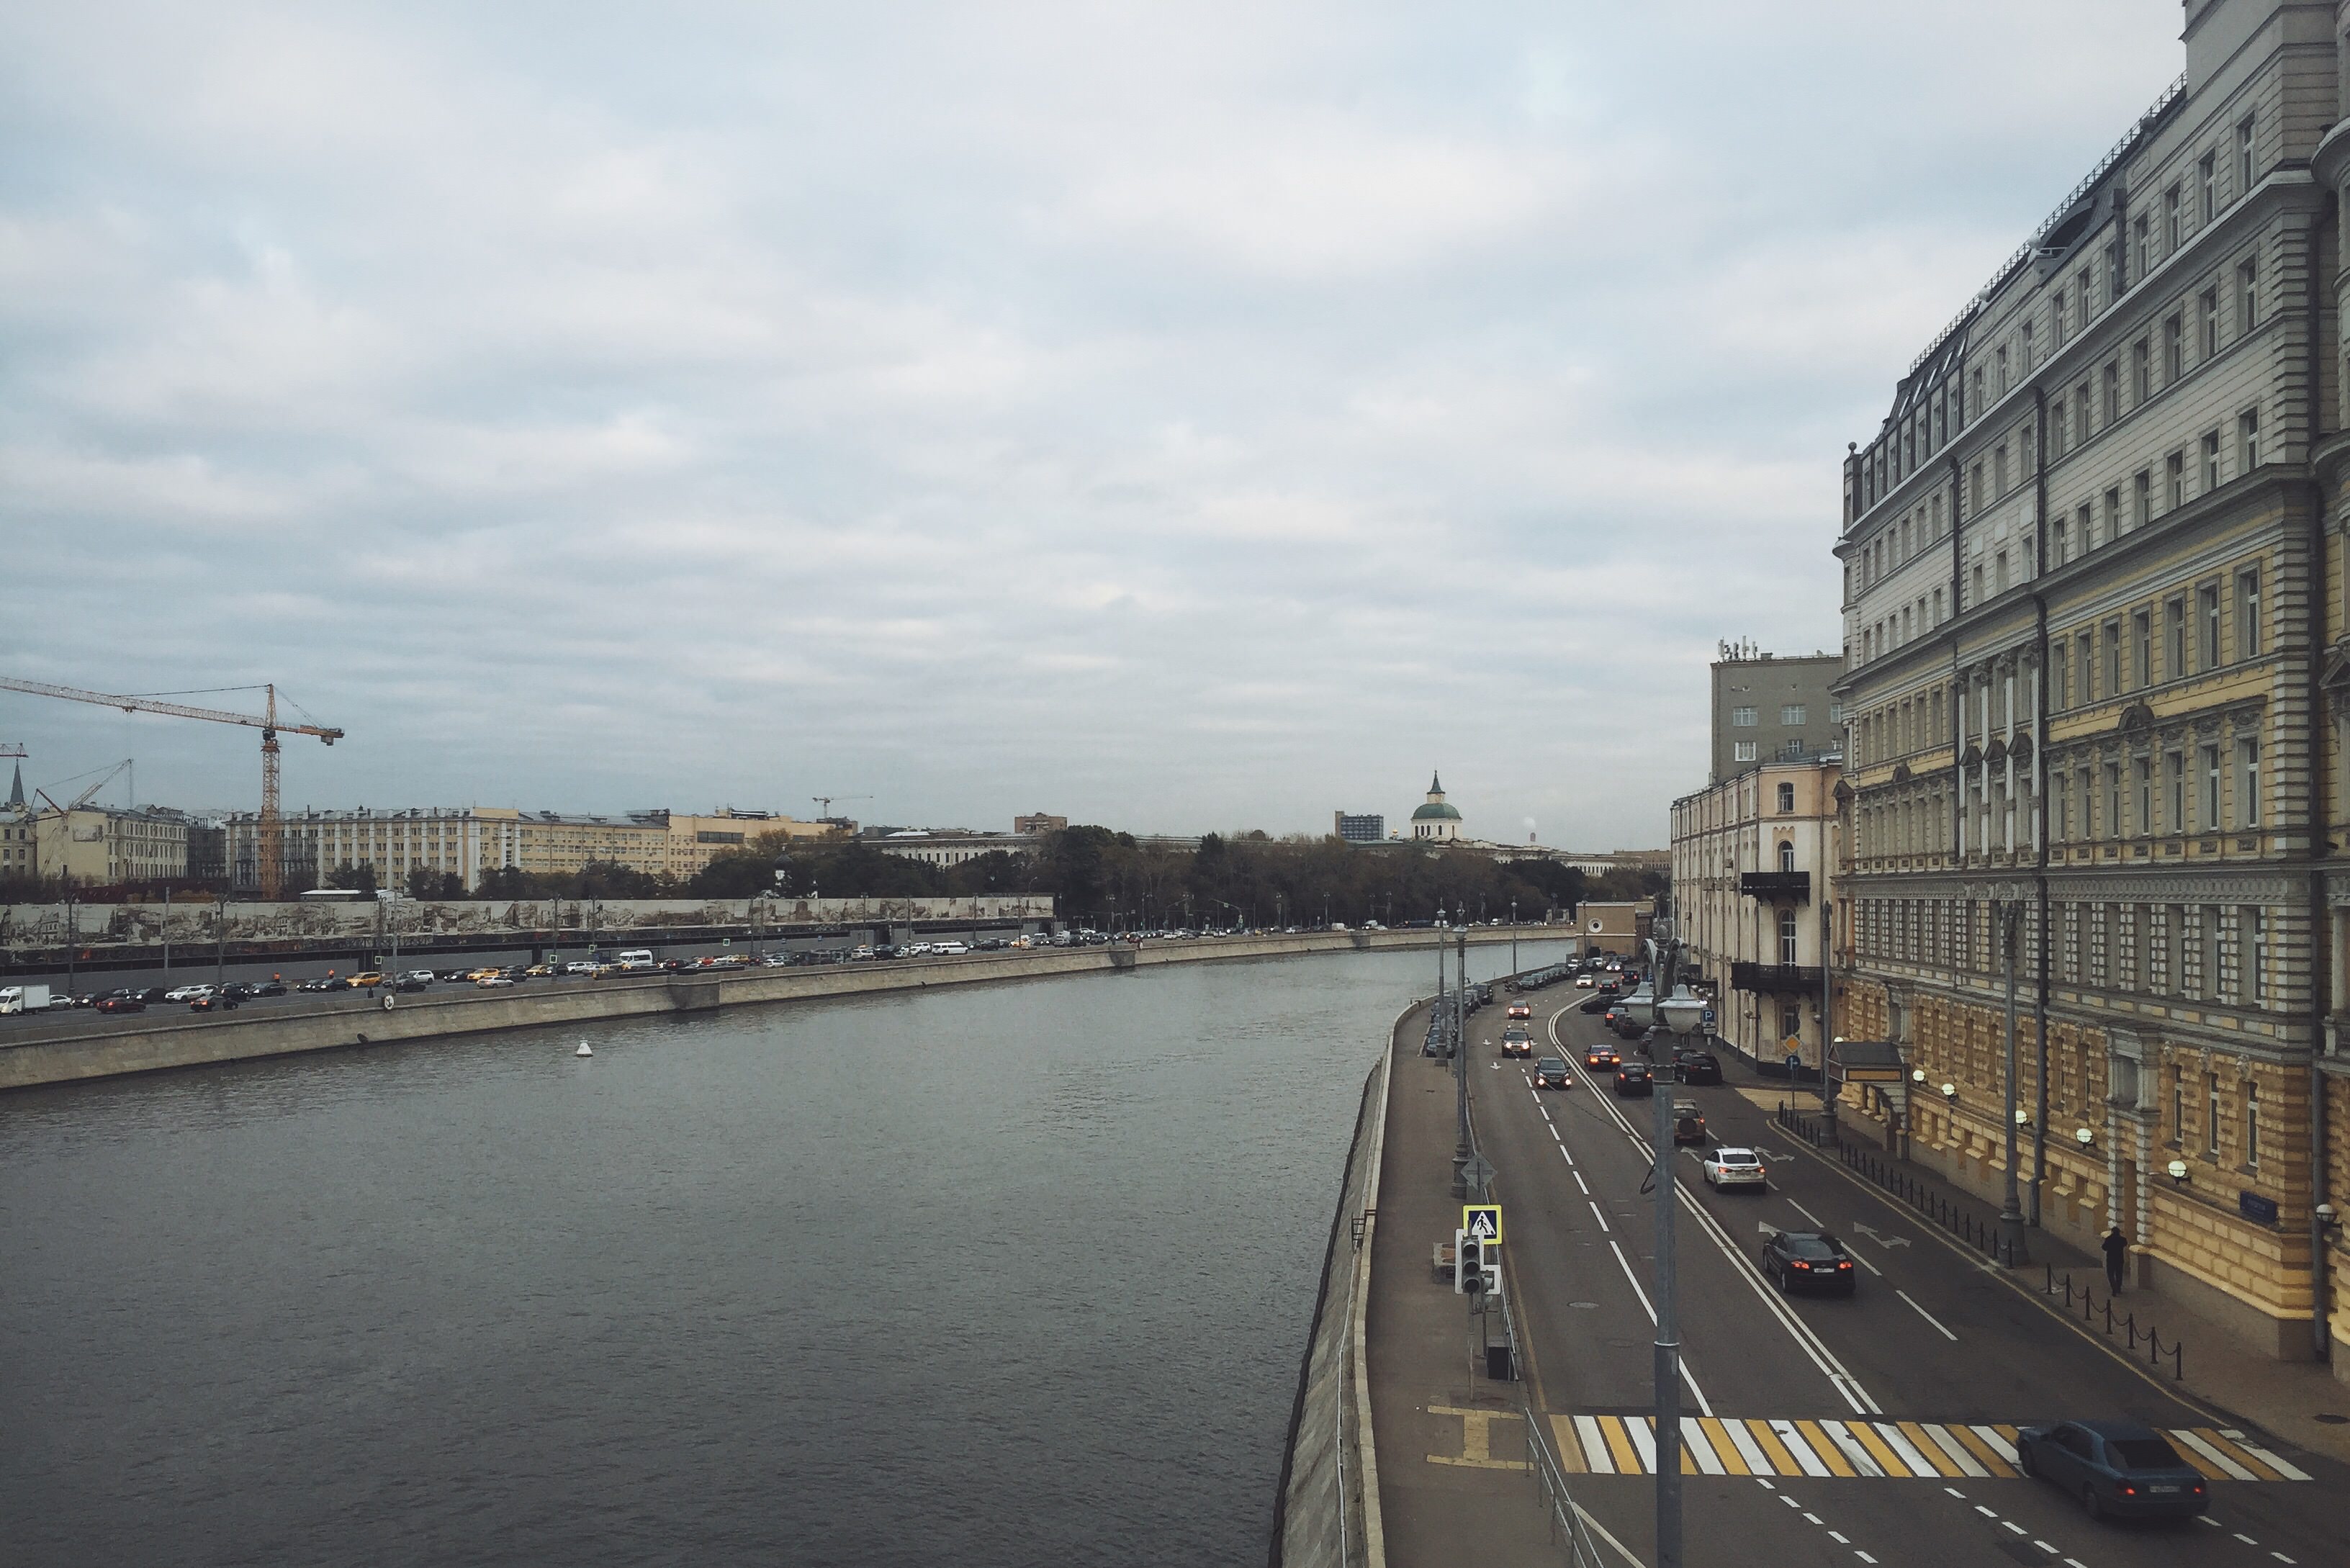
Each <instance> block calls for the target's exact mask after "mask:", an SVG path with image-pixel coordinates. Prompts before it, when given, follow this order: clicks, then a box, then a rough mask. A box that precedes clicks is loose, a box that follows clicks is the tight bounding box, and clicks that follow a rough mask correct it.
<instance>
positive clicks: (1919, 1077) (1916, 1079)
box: [1909, 1067, 1926, 1084]
mask: <svg viewBox="0 0 2350 1568" xmlns="http://www.w3.org/2000/svg"><path fill="white" fill-rule="evenodd" d="M1909 1081H1910V1082H1911V1083H1913V1084H1922V1083H1924V1082H1925V1081H1926V1069H1925V1068H1923V1067H1912V1068H1910V1069H1909Z"/></svg>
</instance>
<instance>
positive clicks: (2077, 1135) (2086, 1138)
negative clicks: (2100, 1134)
mask: <svg viewBox="0 0 2350 1568" xmlns="http://www.w3.org/2000/svg"><path fill="white" fill-rule="evenodd" d="M2073 1141H2074V1142H2075V1143H2077V1144H2079V1145H2080V1146H2081V1147H2083V1148H2086V1147H2089V1146H2090V1145H2091V1144H2093V1143H2095V1142H2096V1141H2097V1135H2096V1134H2095V1133H2093V1132H2091V1131H2090V1130H2089V1129H2088V1128H2087V1127H2080V1128H2076V1129H2075V1130H2074V1134H2073Z"/></svg>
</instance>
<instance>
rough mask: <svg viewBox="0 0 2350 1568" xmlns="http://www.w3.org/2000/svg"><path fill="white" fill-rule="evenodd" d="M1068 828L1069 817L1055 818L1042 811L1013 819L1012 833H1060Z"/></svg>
mask: <svg viewBox="0 0 2350 1568" xmlns="http://www.w3.org/2000/svg"><path fill="white" fill-rule="evenodd" d="M1067 826H1069V819H1068V818H1067V817H1066V816H1053V815H1047V814H1046V813H1045V812H1041V811H1032V812H1030V813H1029V814H1028V815H1025V816H1015V817H1014V818H1013V819H1012V831H1013V832H1014V833H1059V832H1061V831H1062V830H1064V829H1065V828H1066V827H1067Z"/></svg>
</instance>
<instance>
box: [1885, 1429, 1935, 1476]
mask: <svg viewBox="0 0 2350 1568" xmlns="http://www.w3.org/2000/svg"><path fill="white" fill-rule="evenodd" d="M1868 1425H1869V1427H1870V1428H1871V1429H1872V1430H1874V1431H1875V1432H1876V1433H1877V1436H1878V1437H1880V1438H1884V1439H1885V1444H1886V1446H1887V1448H1889V1449H1892V1450H1893V1451H1894V1452H1895V1453H1896V1454H1898V1455H1899V1456H1900V1459H1901V1462H1902V1463H1903V1464H1905V1465H1908V1467H1909V1469H1910V1471H1911V1473H1913V1474H1916V1475H1921V1476H1931V1475H1939V1474H1940V1473H1941V1467H1940V1466H1939V1465H1937V1464H1935V1463H1934V1462H1933V1461H1932V1460H1931V1459H1928V1458H1927V1457H1926V1456H1925V1455H1924V1454H1921V1453H1919V1452H1918V1449H1916V1447H1915V1446H1913V1445H1912V1444H1911V1443H1910V1441H1909V1439H1908V1438H1906V1437H1904V1436H1902V1434H1901V1428H1898V1427H1897V1426H1895V1425H1894V1424H1893V1423H1892V1422H1890V1421H1871V1422H1870V1423H1869V1424H1868Z"/></svg>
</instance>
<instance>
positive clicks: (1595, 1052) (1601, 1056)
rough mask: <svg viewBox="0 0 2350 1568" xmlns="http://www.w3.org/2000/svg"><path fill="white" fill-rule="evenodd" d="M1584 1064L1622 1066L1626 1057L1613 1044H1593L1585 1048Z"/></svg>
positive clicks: (1587, 1065) (1588, 1065)
mask: <svg viewBox="0 0 2350 1568" xmlns="http://www.w3.org/2000/svg"><path fill="white" fill-rule="evenodd" d="M1583 1064H1584V1065H1585V1066H1586V1067H1620V1066H1622V1065H1623V1064H1624V1058H1623V1056H1622V1055H1620V1054H1618V1053H1617V1049H1616V1047H1615V1046H1613V1045H1608V1044H1598V1045H1591V1046H1586V1047H1585V1049H1584V1053H1583Z"/></svg>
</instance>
